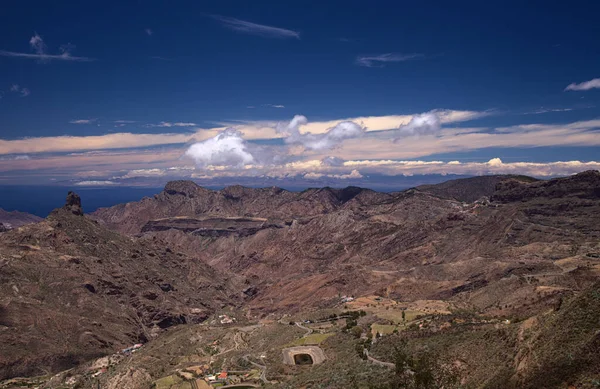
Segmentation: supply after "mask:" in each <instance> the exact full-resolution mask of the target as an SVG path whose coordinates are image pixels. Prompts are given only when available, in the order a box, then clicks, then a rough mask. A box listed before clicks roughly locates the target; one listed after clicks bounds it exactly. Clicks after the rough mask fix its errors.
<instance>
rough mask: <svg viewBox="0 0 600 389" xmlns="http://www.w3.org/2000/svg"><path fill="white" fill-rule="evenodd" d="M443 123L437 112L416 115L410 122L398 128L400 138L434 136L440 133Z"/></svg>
mask: <svg viewBox="0 0 600 389" xmlns="http://www.w3.org/2000/svg"><path fill="white" fill-rule="evenodd" d="M441 129H442V123H441V120H440V117H439V116H438V113H437V112H435V111H431V112H427V113H423V114H420V115H414V116H413V117H412V119H410V122H408V124H405V125H401V126H399V127H398V131H397V135H398V137H404V136H413V135H433V134H437V133H438V132H440V130H441Z"/></svg>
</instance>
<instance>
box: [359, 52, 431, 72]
mask: <svg viewBox="0 0 600 389" xmlns="http://www.w3.org/2000/svg"><path fill="white" fill-rule="evenodd" d="M424 57H425V56H424V55H423V54H418V53H413V54H397V53H386V54H380V55H371V56H361V57H357V58H356V64H357V65H359V66H365V67H368V68H374V67H383V66H385V63H387V62H404V61H410V60H413V59H420V58H424Z"/></svg>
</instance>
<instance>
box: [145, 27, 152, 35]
mask: <svg viewBox="0 0 600 389" xmlns="http://www.w3.org/2000/svg"><path fill="white" fill-rule="evenodd" d="M144 32H145V33H146V35H148V36H152V34H153V33H154V32H153V31H152V30H151V29H149V28H147V29H145V30H144Z"/></svg>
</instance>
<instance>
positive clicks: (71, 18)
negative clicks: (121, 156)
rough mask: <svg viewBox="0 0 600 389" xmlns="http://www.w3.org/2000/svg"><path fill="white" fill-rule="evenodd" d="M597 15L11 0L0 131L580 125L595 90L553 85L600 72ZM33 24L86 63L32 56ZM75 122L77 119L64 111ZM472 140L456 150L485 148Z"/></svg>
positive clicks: (590, 112) (579, 8)
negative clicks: (395, 121)
mask: <svg viewBox="0 0 600 389" xmlns="http://www.w3.org/2000/svg"><path fill="white" fill-rule="evenodd" d="M599 14H600V2H594V1H569V2H564V1H561V2H558V1H503V2H482V1H477V2H475V1H462V2H450V1H424V2H415V1H412V2H401V1H376V2H365V1H343V2H342V1H327V2H323V1H302V2H299V1H259V2H250V1H218V2H206V1H170V2H167V1H108V2H106V1H104V2H86V1H84V2H82V1H59V2H49V1H27V2H25V1H9V0H7V1H4V2H3V3H2V12H1V16H0V51H1V52H0V53H4V54H2V55H0V91H2V92H1V95H2V99H0V138H1V140H4V141H12V140H18V139H22V138H28V137H48V136H57V135H76V136H89V135H107V134H113V133H115V132H123V131H127V132H131V133H134V134H135V133H154V134H158V133H165V132H175V133H181V134H185V133H188V132H190V131H191V130H192V129H191V128H189V127H191V126H170V127H165V126H157V123H161V122H169V123H193V124H194V125H195V127H197V128H212V127H219V126H220V123H223V122H227V123H232V122H233V123H235V122H236V121H247V122H256V121H264V120H268V121H280V120H281V121H284V120H290V119H291V118H292V117H293V115H295V114H302V115H305V116H307V117H308V118H309V119H310V121H327V120H337V119H344V118H357V117H372V116H386V115H413V114H417V113H422V112H429V111H431V110H434V109H447V110H456V111H473V112H488V115H487V116H485V117H484V118H479V119H478V120H472V121H470V122H468V123H462V122H458V123H454V124H448V125H447V127H457V126H463V127H469V126H475V127H487V128H489V130H485V131H494V130H493V129H494V128H496V127H505V126H515V125H525V124H531V123H538V124H552V125H566V124H568V123H574V122H582V121H591V120H594V119H596V118H598V116H599V113H600V108H598V107H599V106H600V89H598V88H593V87H592V88H587V90H577V91H565V88H566V87H567V85H570V84H572V83H582V82H585V81H590V80H593V79H596V78H598V77H600V40H599V39H598V37H600V23H598V21H597V19H598V15H599ZM244 23H253V24H252V25H251V26H250V27H248V24H244ZM244 28H246V29H245V30H244ZM261 28H266V29H267V30H264V29H263V30H261ZM269 28H271V29H270V30H269ZM273 28H278V29H279V30H277V31H275V30H273ZM276 35H279V36H276ZM35 36H39V38H41V39H43V42H44V44H45V48H44V49H43V50H44V51H43V53H44V55H47V56H60V54H61V53H62V52H61V50H60V47H61V45H65V44H69V43H70V44H71V45H72V46H74V47H71V48H70V49H69V50H68V52H69V53H70V54H69V56H70V57H69V58H73V57H84V58H85V59H87V60H88V61H75V60H63V59H60V58H58V59H56V58H53V57H52V58H51V57H47V59H46V60H42V61H40V60H37V59H35V58H32V57H26V56H25V55H23V54H29V55H31V54H35V53H36V49H35V47H33V46H32V45H30V39H32V37H35ZM386 56H387V57H386ZM360 58H363V59H362V60H361V59H360ZM386 58H387V59H388V61H384V60H383V59H386ZM390 59H391V60H390ZM401 59H404V60H401ZM365 65H371V66H365ZM274 106H283V107H281V108H276V107H274ZM248 107H252V108H248ZM77 120H79V121H81V120H89V123H85V124H72V123H70V122H73V121H77ZM115 121H127V123H115ZM129 121H131V123H129ZM133 122H135V123H133ZM596 129H597V128H596V127H594V126H591V127H589V128H587V129H586V130H585V131H595V130H596ZM580 143H581V142H580ZM493 146H497V145H493ZM535 146H537V145H535ZM539 146H540V147H542V149H538V151H537V152H534V153H532V154H531V155H529V154H528V155H527V156H526V157H527V158H528V159H529V160H532V159H533V160H539V161H546V160H550V161H551V160H561V155H560V148H559V151H558V152H557V151H556V150H554V147H555V146H556V145H549V144H547V142H546V143H544V142H542V144H540V145H539ZM546 146H552V147H553V148H548V149H547V150H546V148H545V147H546ZM571 146H573V145H572V144H571ZM576 146H581V144H578V145H576ZM506 147H509V146H501V147H500V149H505V148H506ZM528 147H530V146H528ZM573 147H575V146H573ZM475 149H477V150H480V149H481V146H478V147H470V148H468V149H467V150H461V153H462V154H456V155H458V156H464V157H465V158H469V155H471V153H474V154H473V155H475V156H479V155H480V154H482V152H481V151H476V150H475ZM7 150H8V149H7ZM453 150H454V149H453ZM473 150H475V151H473ZM496 150H498V149H496ZM539 150H541V151H539ZM553 150H554V151H553ZM565 150H566V149H565ZM0 151H1V150H0ZM58 151H60V150H58ZM580 151H581V154H579V153H578V152H577V151H575V152H573V149H570V151H569V152H568V154H566V155H568V157H569V158H571V157H572V156H573V155H578V156H580V159H581V158H583V159H586V160H592V159H594V158H595V155H596V154H597V153H596V152H597V151H598V147H597V146H596V144H592V145H591V146H590V147H582V148H581V149H580ZM22 153H23V154H27V155H29V156H31V154H32V152H31V150H30V149H27V148H25V149H23V152H22ZM548 153H550V154H548ZM554 153H557V154H556V157H553V155H555V154H554ZM4 154H21V152H20V149H18V148H11V149H10V150H8V151H6V152H4ZM436 154H437V152H434V153H433V154H432V153H429V154H427V153H425V154H423V155H430V156H431V157H430V158H429V159H431V158H434V159H435V156H436ZM439 154H440V155H444V156H447V155H448V152H440V153H439ZM483 154H484V155H482V156H481V158H483V159H485V158H489V157H492V156H499V157H502V156H503V155H502V154H503V152H502V150H500V151H499V152H496V153H495V154H494V155H491V154H489V153H485V152H483ZM505 154H506V157H507V158H512V157H514V156H515V155H519V154H520V152H519V150H516V151H515V150H514V149H511V151H510V152H506V153H505ZM449 155H450V156H449V157H448V158H452V155H453V154H452V152H450V154H449ZM537 155H539V156H540V157H539V158H538V157H536V156H537ZM385 158H389V157H385ZM398 158H400V159H402V158H404V159H406V158H405V157H401V156H399V157H398ZM524 160H525V159H524Z"/></svg>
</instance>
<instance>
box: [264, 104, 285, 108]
mask: <svg viewBox="0 0 600 389" xmlns="http://www.w3.org/2000/svg"><path fill="white" fill-rule="evenodd" d="M263 106H264V107H269V108H285V105H282V104H263Z"/></svg>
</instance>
